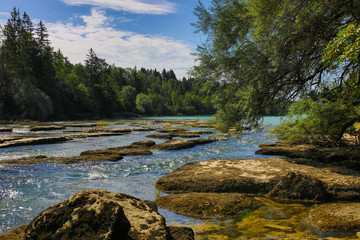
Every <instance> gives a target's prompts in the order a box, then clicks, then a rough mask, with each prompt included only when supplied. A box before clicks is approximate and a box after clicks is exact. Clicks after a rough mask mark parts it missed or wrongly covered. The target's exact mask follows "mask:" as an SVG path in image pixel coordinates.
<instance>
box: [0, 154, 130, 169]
mask: <svg viewBox="0 0 360 240" xmlns="http://www.w3.org/2000/svg"><path fill="white" fill-rule="evenodd" d="M121 159H123V155H121V154H115V153H113V154H90V155H84V156H77V157H47V156H44V155H39V156H31V157H22V158H16V159H7V160H2V161H1V164H9V165H14V166H28V165H34V164H41V163H55V164H71V163H80V162H100V161H118V160H121Z"/></svg>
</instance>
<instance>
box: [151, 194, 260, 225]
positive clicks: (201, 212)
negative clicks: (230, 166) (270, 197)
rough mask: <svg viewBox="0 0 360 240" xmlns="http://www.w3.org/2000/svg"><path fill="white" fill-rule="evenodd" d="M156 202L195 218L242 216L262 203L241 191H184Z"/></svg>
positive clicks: (161, 206)
mask: <svg viewBox="0 0 360 240" xmlns="http://www.w3.org/2000/svg"><path fill="white" fill-rule="evenodd" d="M155 203H156V204H157V205H158V206H159V207H160V208H165V209H167V210H169V211H173V212H175V213H177V214H181V215H185V216H189V217H194V218H200V219H203V218H226V217H236V216H237V217H241V216H242V215H244V214H246V213H248V212H249V211H252V210H255V209H257V208H259V207H260V206H261V205H262V203H261V202H260V201H258V200H256V199H255V198H254V197H253V196H247V195H245V194H240V193H183V194H174V195H166V196H162V197H159V198H157V199H156V200H155Z"/></svg>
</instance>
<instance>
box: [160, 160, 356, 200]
mask: <svg viewBox="0 0 360 240" xmlns="http://www.w3.org/2000/svg"><path fill="white" fill-rule="evenodd" d="M291 172H294V173H296V174H297V175H298V176H300V178H299V179H303V180H301V181H299V182H300V183H299V184H300V185H297V186H293V185H292V184H288V183H289V180H286V181H284V177H286V176H287V175H288V174H290V173H291ZM301 176H305V177H301ZM281 180H283V181H284V183H282V184H281V183H280V181H281ZM290 180H291V178H290ZM319 181H320V182H321V184H323V186H324V187H325V189H326V194H331V198H329V199H328V200H332V199H333V198H334V199H340V200H351V199H359V197H360V175H359V173H357V172H355V171H351V170H348V171H343V172H342V173H337V172H335V171H332V170H331V169H330V168H319V167H312V166H307V165H299V164H295V163H291V162H289V161H287V160H285V159H279V158H263V159H240V160H211V161H203V162H192V163H187V164H185V165H184V166H182V167H180V168H178V169H176V170H175V171H173V172H172V173H169V174H167V175H165V176H163V177H162V178H160V179H159V180H158V181H157V182H156V188H157V189H159V190H161V191H164V192H169V193H185V192H217V193H226V192H232V193H252V194H259V195H266V194H268V193H269V192H270V191H271V190H273V188H274V187H275V186H277V185H278V184H280V186H278V189H279V191H280V192H281V194H278V196H279V197H280V198H284V196H285V198H290V199H294V198H296V191H297V189H306V188H309V189H315V191H317V189H321V186H320V187H309V186H308V184H311V183H316V184H318V183H319ZM290 182H291V181H290ZM286 186H288V187H287V188H288V189H286ZM284 191H288V192H289V194H288V195H286V194H285V195H282V194H284ZM294 191H295V193H294ZM323 194H325V193H323ZM326 194H325V196H326ZM294 195H295V197H288V196H294ZM299 196H300V197H301V196H316V194H314V193H311V192H304V193H302V194H300V195H299ZM314 198H315V197H314ZM307 200H317V199H316V198H315V199H307ZM319 200H322V201H325V200H326V199H319Z"/></svg>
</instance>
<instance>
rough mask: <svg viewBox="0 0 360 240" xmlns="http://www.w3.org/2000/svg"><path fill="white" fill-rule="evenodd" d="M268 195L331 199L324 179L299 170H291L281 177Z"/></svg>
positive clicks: (319, 199)
mask: <svg viewBox="0 0 360 240" xmlns="http://www.w3.org/2000/svg"><path fill="white" fill-rule="evenodd" d="M266 196H267V197H270V198H280V199H303V200H315V201H329V200H331V195H330V194H329V193H328V192H327V190H326V187H325V185H324V183H323V182H322V181H320V180H319V179H317V178H314V177H312V176H309V175H304V174H302V173H297V172H289V173H287V174H286V175H285V176H283V177H281V178H280V179H279V182H278V183H277V184H276V185H275V187H274V188H273V189H271V191H270V192H268V193H267V194H266Z"/></svg>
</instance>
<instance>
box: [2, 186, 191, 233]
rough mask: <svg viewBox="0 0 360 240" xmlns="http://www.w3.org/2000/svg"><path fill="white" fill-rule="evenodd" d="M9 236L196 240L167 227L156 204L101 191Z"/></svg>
mask: <svg viewBox="0 0 360 240" xmlns="http://www.w3.org/2000/svg"><path fill="white" fill-rule="evenodd" d="M10 233H11V234H12V235H10ZM5 235H7V236H13V237H14V238H13V239H24V240H30V239H36V240H45V239H46V240H47V239H57V240H68V239H79V240H82V239H87V240H88V239H94V240H95V239H109V240H118V239H132V240H145V239H149V240H180V239H189V240H192V239H194V233H193V231H192V229H190V228H186V227H171V226H170V227H167V226H166V224H165V219H164V217H163V216H162V215H160V214H159V213H158V210H157V206H156V204H155V203H153V202H151V201H144V200H140V199H138V198H135V197H132V196H129V195H126V194H122V193H109V192H107V191H101V190H84V191H81V192H79V193H76V194H74V195H73V196H71V197H70V198H69V199H68V200H65V201H63V202H61V203H58V204H56V205H54V206H52V207H49V208H48V209H46V210H45V211H43V212H41V213H40V214H39V215H38V216H37V217H35V218H34V219H33V220H32V221H31V222H30V224H28V225H26V226H23V227H20V228H17V229H15V230H13V231H11V232H9V233H7V234H5ZM22 235H23V236H24V237H22ZM3 236H4V235H3ZM16 236H17V237H18V238H15V237H16ZM1 237H2V236H0V239H1ZM6 239H8V238H6ZM8 240H9V239H8Z"/></svg>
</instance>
